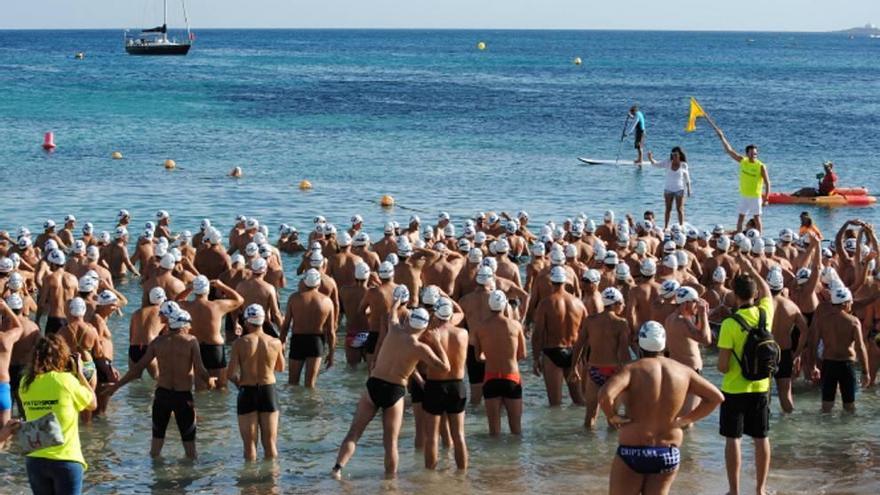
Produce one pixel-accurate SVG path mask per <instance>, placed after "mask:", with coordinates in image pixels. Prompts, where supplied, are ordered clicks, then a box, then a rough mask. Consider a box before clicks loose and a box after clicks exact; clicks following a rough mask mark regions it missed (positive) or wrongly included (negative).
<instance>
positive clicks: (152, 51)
mask: <svg viewBox="0 0 880 495" xmlns="http://www.w3.org/2000/svg"><path fill="white" fill-rule="evenodd" d="M190 46H192V45H190V44H189V43H186V44H184V43H169V44H161V45H158V44H157V45H147V44H145V45H137V44H129V45H126V46H125V51H126V52H128V54H129V55H186V54H187V53H189V48H190Z"/></svg>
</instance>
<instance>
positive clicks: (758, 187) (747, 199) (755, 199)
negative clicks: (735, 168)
mask: <svg viewBox="0 0 880 495" xmlns="http://www.w3.org/2000/svg"><path fill="white" fill-rule="evenodd" d="M706 120H707V121H708V122H709V125H711V126H712V128H713V129H715V134H717V135H718V138H719V139H720V140H721V144H722V145H723V146H724V151H725V152H726V153H727V155H728V156H730V157H731V158H733V159H734V160H736V162H737V163H739V195H740V199H739V206H738V208H737V210H738V212H739V217H738V219H737V221H736V231H737V232H742V227H743V221H744V220H745V218H746V216H748V215H752V216H753V218H754V220H755V228H757V229H758V231H760V232H763V231H764V229H763V228H762V225H761V213H762V206H763V205H765V204H767V196H769V195H770V176H769V174H768V173H767V167H766V166H764V164H763V163H762V162H761V160H758V147H757V146H755V145H754V144H750V145H748V146H746V156H742V155H740V154H739V153H737V152H736V151H735V150H734V149H733V146H731V145H730V143H729V142H728V141H727V138H726V137H724V133H723V132H721V129H719V128H718V126H716V125H715V122H713V121H712V119H708V118H707V119H706ZM762 190H763V194H762V192H761V191H762Z"/></svg>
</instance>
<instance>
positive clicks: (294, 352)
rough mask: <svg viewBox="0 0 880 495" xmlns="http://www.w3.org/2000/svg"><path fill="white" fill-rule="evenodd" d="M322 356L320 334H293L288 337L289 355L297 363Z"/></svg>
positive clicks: (322, 338) (322, 341)
mask: <svg viewBox="0 0 880 495" xmlns="http://www.w3.org/2000/svg"><path fill="white" fill-rule="evenodd" d="M323 355H324V335H323V334H320V333H295V334H291V335H290V354H289V356H288V357H290V359H294V360H297V361H303V360H306V359H309V358H319V357H322V356H323Z"/></svg>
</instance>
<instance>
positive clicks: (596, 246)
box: [593, 239, 607, 260]
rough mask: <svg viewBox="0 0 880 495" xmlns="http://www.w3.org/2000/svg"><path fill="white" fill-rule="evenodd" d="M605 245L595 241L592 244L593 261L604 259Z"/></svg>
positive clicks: (597, 240)
mask: <svg viewBox="0 0 880 495" xmlns="http://www.w3.org/2000/svg"><path fill="white" fill-rule="evenodd" d="M606 252H607V251H606V249H605V243H604V242H602V241H600V240H599V239H596V242H594V243H593V259H597V260H603V259H605V254H606Z"/></svg>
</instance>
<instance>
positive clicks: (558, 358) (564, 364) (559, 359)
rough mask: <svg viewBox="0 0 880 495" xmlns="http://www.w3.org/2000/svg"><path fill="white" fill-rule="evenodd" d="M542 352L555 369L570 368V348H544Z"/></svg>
mask: <svg viewBox="0 0 880 495" xmlns="http://www.w3.org/2000/svg"><path fill="white" fill-rule="evenodd" d="M543 352H544V355H545V356H547V358H548V359H550V361H551V362H553V364H555V365H556V367H557V368H562V369H568V368H571V358H572V350H571V347H546V348H544V351H543Z"/></svg>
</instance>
